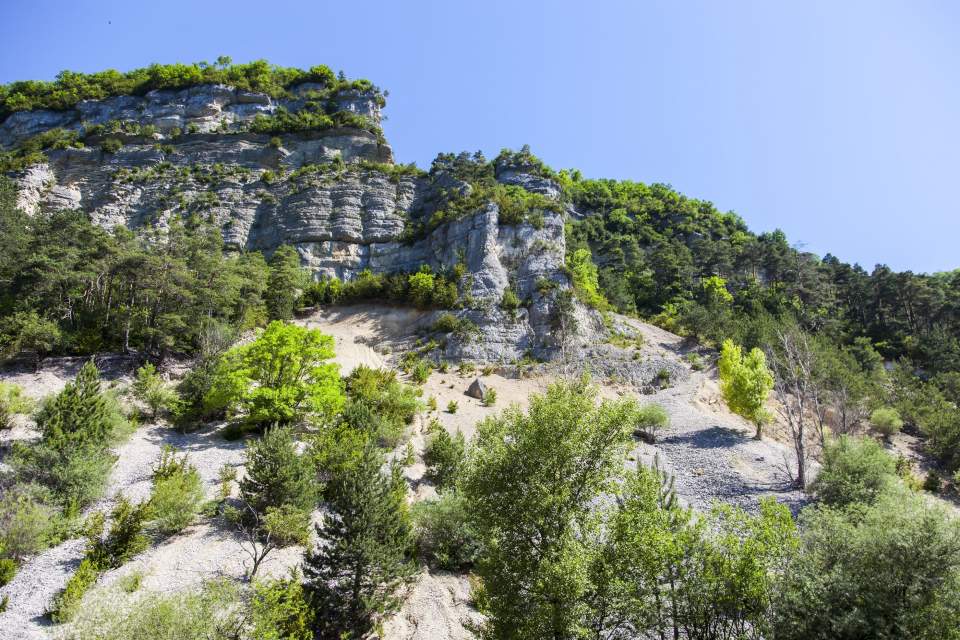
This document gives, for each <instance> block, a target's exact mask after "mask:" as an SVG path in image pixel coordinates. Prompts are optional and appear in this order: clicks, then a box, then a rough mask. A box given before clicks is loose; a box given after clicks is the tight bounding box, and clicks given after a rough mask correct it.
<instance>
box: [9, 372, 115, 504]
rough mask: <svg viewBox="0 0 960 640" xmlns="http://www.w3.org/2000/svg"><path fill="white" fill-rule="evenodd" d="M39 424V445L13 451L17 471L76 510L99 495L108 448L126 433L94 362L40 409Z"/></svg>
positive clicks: (109, 463) (106, 470)
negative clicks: (103, 387) (103, 389)
mask: <svg viewBox="0 0 960 640" xmlns="http://www.w3.org/2000/svg"><path fill="white" fill-rule="evenodd" d="M37 426H38V427H39V429H40V431H41V433H42V438H41V440H40V442H38V443H36V444H33V445H24V446H21V447H20V448H18V449H17V450H16V451H15V455H14V458H15V465H16V467H17V470H18V473H19V474H20V475H21V477H24V478H27V479H28V480H30V481H35V482H39V483H41V484H43V485H45V486H47V487H48V488H49V489H50V490H51V491H52V492H53V494H54V496H55V498H56V500H57V501H58V502H59V503H60V504H61V505H62V506H63V507H65V508H67V509H68V510H70V511H73V512H76V511H78V510H79V509H82V508H83V507H85V506H86V505H88V504H90V503H91V502H92V501H93V500H95V499H96V498H98V497H99V496H100V495H101V494H102V492H103V490H104V488H105V485H106V481H107V477H108V475H109V473H110V468H111V467H112V465H113V461H114V456H113V454H112V453H110V451H109V449H108V447H109V445H110V444H112V443H113V442H114V441H116V440H117V439H118V438H120V437H123V436H125V435H127V434H128V433H129V430H130V425H129V423H128V422H127V420H126V418H124V416H123V415H122V414H121V413H120V408H119V406H118V405H117V403H116V400H115V399H113V398H110V397H109V396H107V395H105V394H104V393H102V392H101V390H100V377H99V373H98V371H97V368H96V366H95V365H94V364H93V361H90V362H87V363H86V364H85V365H84V366H83V367H82V368H81V369H80V372H79V374H78V375H77V378H76V380H74V381H73V382H70V383H68V384H67V386H66V387H64V389H63V391H61V392H60V393H59V394H57V395H56V396H54V397H53V398H52V399H50V400H49V401H48V402H47V403H46V404H45V405H44V407H43V408H42V409H41V410H40V411H39V413H38V414H37Z"/></svg>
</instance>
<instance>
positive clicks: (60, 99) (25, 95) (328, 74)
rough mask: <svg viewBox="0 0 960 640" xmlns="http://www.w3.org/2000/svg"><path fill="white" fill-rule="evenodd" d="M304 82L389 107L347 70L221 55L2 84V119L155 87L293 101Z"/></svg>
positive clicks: (369, 85)
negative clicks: (223, 90)
mask: <svg viewBox="0 0 960 640" xmlns="http://www.w3.org/2000/svg"><path fill="white" fill-rule="evenodd" d="M304 82H315V83H318V84H322V85H324V93H325V97H331V96H334V95H336V94H337V93H339V92H341V91H347V90H355V91H362V92H369V93H373V94H374V95H375V96H376V98H377V100H378V101H379V102H380V103H381V106H382V105H383V103H384V94H383V92H382V91H380V89H379V88H377V87H376V86H374V84H373V83H372V82H370V81H369V80H362V79H361V80H348V79H347V78H346V77H345V76H344V75H343V73H342V72H341V73H340V75H336V74H334V72H333V71H331V70H330V68H329V67H327V66H325V65H318V66H315V67H310V69H298V68H296V67H280V66H277V65H272V64H270V63H269V62H267V61H266V60H255V61H253V62H248V63H246V64H233V63H232V61H231V59H230V58H229V57H228V56H220V57H219V58H217V61H216V62H215V63H214V64H210V63H207V62H196V63H193V64H179V63H178V64H152V65H150V66H149V67H143V68H141V69H134V70H132V71H127V72H121V71H117V70H115V69H108V70H106V71H99V72H97V73H78V72H75V71H61V72H60V73H59V74H58V75H57V79H56V80H54V81H52V82H45V81H40V80H23V81H19V82H13V83H10V84H7V85H0V119H3V118H6V117H7V116H8V115H10V114H11V113H13V112H15V111H29V110H32V109H54V110H61V111H62V110H66V109H70V108H73V107H74V106H76V104H77V103H78V102H80V101H82V100H103V99H105V98H111V97H114V96H122V95H144V94H145V93H147V92H149V91H153V90H155V89H185V88H187V87H193V86H197V85H202V84H225V85H229V86H231V87H236V88H237V89H243V90H246V91H257V92H260V93H266V94H268V95H270V96H272V97H274V98H281V97H289V96H290V95H291V93H290V89H291V88H292V87H294V86H296V85H298V84H302V83H304ZM321 97H324V96H321Z"/></svg>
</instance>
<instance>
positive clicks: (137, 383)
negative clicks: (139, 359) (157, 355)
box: [133, 362, 179, 418]
mask: <svg viewBox="0 0 960 640" xmlns="http://www.w3.org/2000/svg"><path fill="white" fill-rule="evenodd" d="M133 393H134V396H135V397H136V398H137V399H139V400H141V401H142V402H144V403H145V404H146V405H147V406H148V407H149V408H150V417H151V418H156V417H157V415H159V414H161V413H166V412H170V411H174V410H175V409H176V407H177V403H178V400H179V397H178V396H177V393H176V391H174V390H173V389H171V388H169V387H168V386H167V385H166V384H165V383H164V381H163V378H161V377H160V375H159V374H158V373H157V368H156V367H154V366H153V364H151V363H149V362H148V363H147V364H145V365H143V366H142V367H140V368H139V369H137V377H136V379H135V380H134V382H133Z"/></svg>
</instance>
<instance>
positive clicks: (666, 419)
mask: <svg viewBox="0 0 960 640" xmlns="http://www.w3.org/2000/svg"><path fill="white" fill-rule="evenodd" d="M669 425H670V416H669V414H667V410H666V409H664V408H663V407H661V406H660V405H658V404H647V405H644V406H642V407H640V408H639V409H637V413H636V416H635V422H634V427H633V428H634V434H636V435H639V436H641V437H642V438H643V439H644V440H646V441H647V442H651V443H652V442H656V440H657V432H658V431H662V430H663V429H666V428H667V427H668V426H669Z"/></svg>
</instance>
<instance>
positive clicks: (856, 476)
mask: <svg viewBox="0 0 960 640" xmlns="http://www.w3.org/2000/svg"><path fill="white" fill-rule="evenodd" d="M896 466H897V465H896V462H895V461H894V459H893V458H892V457H891V456H890V455H889V454H888V453H887V452H886V451H884V450H883V447H882V446H880V444H878V443H877V442H876V441H874V440H871V439H869V438H853V437H849V436H844V435H842V436H840V437H839V438H837V439H836V440H831V441H829V442H827V444H826V446H825V447H824V450H823V468H822V469H821V470H820V474H819V475H818V476H817V479H816V480H815V481H814V482H813V485H812V487H811V489H812V491H813V493H814V495H815V496H816V497H817V498H818V499H819V500H820V501H821V502H823V503H824V504H828V505H832V506H838V507H842V506H846V505H849V504H855V503H865V504H870V503H873V502H874V501H875V500H876V499H877V497H878V496H879V495H880V494H881V492H883V491H884V490H885V489H886V488H887V487H889V486H890V483H891V482H893V481H894V480H896V477H897V476H896V473H897V469H896Z"/></svg>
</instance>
